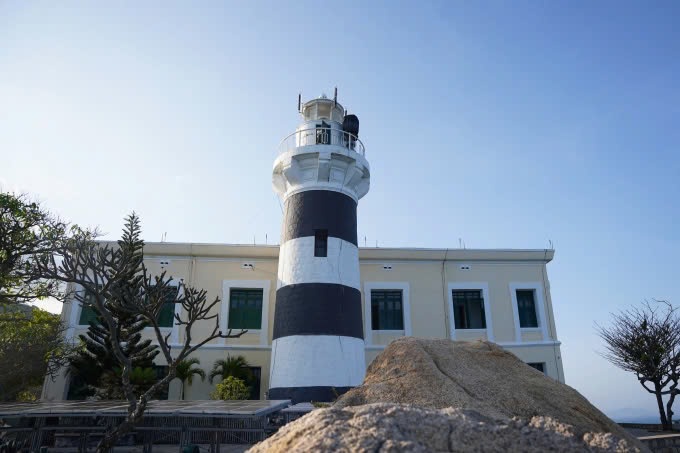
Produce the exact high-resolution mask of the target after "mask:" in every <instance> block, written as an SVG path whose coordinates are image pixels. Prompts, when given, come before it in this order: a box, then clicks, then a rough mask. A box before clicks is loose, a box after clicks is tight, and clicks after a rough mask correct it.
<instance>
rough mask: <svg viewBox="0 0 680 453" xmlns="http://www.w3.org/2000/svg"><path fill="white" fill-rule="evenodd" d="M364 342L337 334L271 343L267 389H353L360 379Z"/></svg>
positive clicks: (288, 338)
mask: <svg viewBox="0 0 680 453" xmlns="http://www.w3.org/2000/svg"><path fill="white" fill-rule="evenodd" d="M365 373H366V358H365V352H364V340H362V339H360V338H354V337H343V336H337V335H292V336H287V337H282V338H277V339H276V340H274V342H273V343H272V367H271V375H270V377H269V387H270V388H271V389H274V388H277V389H280V388H292V387H318V386H326V387H337V388H344V387H356V386H358V385H360V384H361V382H362V381H363V380H364V376H365Z"/></svg>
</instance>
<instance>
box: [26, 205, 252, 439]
mask: <svg viewBox="0 0 680 453" xmlns="http://www.w3.org/2000/svg"><path fill="white" fill-rule="evenodd" d="M140 234H141V228H140V224H139V218H138V217H137V215H136V214H135V213H132V215H130V216H128V217H127V219H126V224H125V227H124V229H123V236H122V238H121V240H119V241H118V243H117V244H116V245H114V244H107V243H101V242H94V241H92V239H91V238H90V237H89V236H88V235H86V234H81V235H75V236H74V238H73V239H72V240H71V241H69V242H68V243H67V244H66V246H65V247H64V248H62V249H61V250H60V251H59V253H58V254H57V257H55V255H47V256H42V257H38V259H37V260H36V261H37V263H38V270H39V273H40V276H41V277H43V278H47V279H53V280H57V281H61V282H66V283H71V284H77V285H79V286H80V287H81V288H83V290H84V291H79V292H75V293H74V301H75V302H79V303H81V304H83V305H85V306H91V307H92V308H93V309H94V310H95V311H96V312H97V313H99V315H100V316H101V318H102V319H103V320H104V323H105V325H106V326H107V327H108V330H109V333H110V336H111V343H112V346H113V353H114V354H115V356H116V358H117V360H118V362H119V363H120V365H121V368H122V375H121V382H122V386H123V390H124V393H125V398H126V400H127V403H128V410H127V416H126V418H125V420H124V421H123V422H122V423H121V424H120V425H118V426H116V427H114V428H112V429H110V430H108V431H107V432H106V433H105V435H104V437H103V438H102V440H101V441H100V443H99V445H98V446H97V451H98V452H102V453H103V452H108V451H110V449H111V448H113V446H114V445H115V444H116V442H117V440H118V439H120V438H121V437H122V436H124V435H125V434H127V433H128V432H130V431H131V430H133V429H134V426H135V425H136V424H137V423H139V422H140V421H141V420H142V418H143V415H144V410H145V409H146V406H147V403H148V401H149V400H150V399H151V398H152V397H153V395H154V394H156V392H157V391H158V390H159V389H160V388H162V387H163V386H165V385H167V384H168V383H169V382H170V381H171V380H172V379H174V378H175V376H176V370H177V365H178V364H179V363H180V362H182V361H183V360H185V359H186V358H187V357H188V356H189V355H190V354H191V353H193V352H194V351H196V350H197V349H198V348H200V347H201V346H203V345H204V344H206V343H208V342H210V341H212V340H214V339H216V338H236V337H240V336H241V335H243V334H244V333H245V332H246V331H245V330H241V331H240V332H238V333H234V334H232V330H231V329H229V330H228V331H227V332H226V333H222V331H221V330H220V327H219V318H218V315H217V314H211V312H212V309H213V307H215V306H217V305H218V304H219V302H220V299H219V298H218V297H216V298H215V299H214V300H213V301H212V302H210V301H208V298H207V293H206V291H205V290H203V289H197V288H193V287H191V286H188V285H185V284H184V283H183V282H182V283H180V285H179V288H176V287H174V286H173V285H171V281H172V277H167V276H166V273H165V272H163V273H161V274H160V275H157V276H151V274H150V273H149V271H148V270H147V268H146V266H145V265H144V254H143V249H144V241H142V240H141V239H140ZM86 294H88V295H89V297H86ZM169 294H170V295H171V296H172V299H173V300H172V301H173V302H174V303H175V304H179V305H181V307H182V310H181V314H175V318H174V323H175V325H178V326H183V327H184V341H183V343H182V344H180V345H179V346H175V347H174V349H173V346H174V345H172V344H171V343H170V342H169V338H170V333H168V334H166V335H164V334H163V332H162V331H161V327H160V325H159V315H160V313H161V309H162V307H163V305H164V304H165V303H167V302H168V295H169ZM116 312H124V313H129V314H131V315H136V316H141V317H142V318H144V319H145V320H146V321H147V322H148V323H149V326H150V327H151V328H153V331H154V332H155V336H156V340H157V342H158V346H159V348H160V350H161V354H162V356H163V357H164V358H165V360H166V361H167V364H168V374H167V375H166V376H165V377H164V378H162V379H161V380H159V381H158V382H156V383H155V384H154V385H153V386H151V388H149V389H148V390H146V391H145V392H144V393H142V394H139V395H136V394H135V393H134V389H133V386H132V384H131V382H130V372H131V370H132V358H131V357H128V356H126V354H125V353H124V349H123V348H122V347H121V344H120V343H121V342H120V340H119V338H118V334H119V329H118V321H117V317H116V314H115V313H116ZM211 320H214V327H213V328H212V330H211V331H210V333H209V334H208V335H205V336H203V337H202V338H200V339H198V340H197V342H196V343H193V337H192V329H193V327H195V326H196V325H197V324H198V323H202V322H204V321H211Z"/></svg>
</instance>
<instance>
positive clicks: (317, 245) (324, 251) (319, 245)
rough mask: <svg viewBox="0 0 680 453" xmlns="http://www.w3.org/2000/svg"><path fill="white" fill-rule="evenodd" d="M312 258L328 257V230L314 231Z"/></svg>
mask: <svg viewBox="0 0 680 453" xmlns="http://www.w3.org/2000/svg"><path fill="white" fill-rule="evenodd" d="M314 256H328V230H314Z"/></svg>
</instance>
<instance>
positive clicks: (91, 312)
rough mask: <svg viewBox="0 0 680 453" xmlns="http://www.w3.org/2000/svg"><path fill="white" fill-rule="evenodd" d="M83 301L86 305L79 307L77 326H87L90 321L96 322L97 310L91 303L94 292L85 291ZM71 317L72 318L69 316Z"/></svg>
mask: <svg viewBox="0 0 680 453" xmlns="http://www.w3.org/2000/svg"><path fill="white" fill-rule="evenodd" d="M84 302H85V303H87V304H88V305H81V309H80V318H79V319H78V325H79V326H88V325H90V323H92V322H94V323H98V321H97V316H98V314H97V311H96V310H95V309H94V307H93V306H92V305H89V304H93V303H94V294H92V293H90V292H87V293H85V300H84ZM71 319H73V318H71Z"/></svg>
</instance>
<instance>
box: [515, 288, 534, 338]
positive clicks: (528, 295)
mask: <svg viewBox="0 0 680 453" xmlns="http://www.w3.org/2000/svg"><path fill="white" fill-rule="evenodd" d="M517 314H518V315H519V326H520V327H521V328H525V327H538V318H537V316H536V301H535V297H534V290H533V289H518V290H517Z"/></svg>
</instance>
